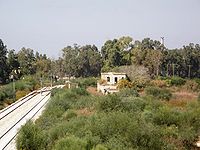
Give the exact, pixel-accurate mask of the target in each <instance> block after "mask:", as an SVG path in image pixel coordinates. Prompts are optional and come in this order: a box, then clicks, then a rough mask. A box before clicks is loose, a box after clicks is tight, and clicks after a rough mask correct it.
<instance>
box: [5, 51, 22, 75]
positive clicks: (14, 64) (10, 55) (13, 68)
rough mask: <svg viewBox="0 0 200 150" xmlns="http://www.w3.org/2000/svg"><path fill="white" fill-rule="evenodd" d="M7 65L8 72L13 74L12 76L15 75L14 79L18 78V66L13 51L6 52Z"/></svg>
mask: <svg viewBox="0 0 200 150" xmlns="http://www.w3.org/2000/svg"><path fill="white" fill-rule="evenodd" d="M7 61H8V65H9V72H13V71H14V72H15V73H14V74H13V75H15V78H17V79H18V78H20V64H19V61H18V57H17V54H16V53H15V50H10V51H9V52H8V59H7Z"/></svg>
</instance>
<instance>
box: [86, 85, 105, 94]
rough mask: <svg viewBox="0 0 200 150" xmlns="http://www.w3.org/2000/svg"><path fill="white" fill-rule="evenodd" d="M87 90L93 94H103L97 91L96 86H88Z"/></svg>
mask: <svg viewBox="0 0 200 150" xmlns="http://www.w3.org/2000/svg"><path fill="white" fill-rule="evenodd" d="M87 91H88V92H89V93H90V94H92V95H95V96H102V95H103V94H102V93H100V92H97V88H96V87H91V86H90V87H88V88H87Z"/></svg>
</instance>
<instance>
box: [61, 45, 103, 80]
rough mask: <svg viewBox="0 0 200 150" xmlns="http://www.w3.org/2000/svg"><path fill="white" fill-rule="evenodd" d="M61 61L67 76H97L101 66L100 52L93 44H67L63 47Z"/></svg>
mask: <svg viewBox="0 0 200 150" xmlns="http://www.w3.org/2000/svg"><path fill="white" fill-rule="evenodd" d="M63 61H64V70H65V73H66V75H68V76H76V77H88V76H97V75H99V74H100V70H101V66H102V59H101V54H100V52H99V51H98V49H97V47H96V46H95V45H93V46H91V45H86V46H82V47H80V46H77V45H74V47H71V46H67V47H65V48H64V49H63Z"/></svg>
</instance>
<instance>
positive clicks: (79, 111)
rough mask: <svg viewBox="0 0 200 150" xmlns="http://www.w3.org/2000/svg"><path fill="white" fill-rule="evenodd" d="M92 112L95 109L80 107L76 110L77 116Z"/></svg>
mask: <svg viewBox="0 0 200 150" xmlns="http://www.w3.org/2000/svg"><path fill="white" fill-rule="evenodd" d="M94 113H95V111H94V109H93V108H82V109H79V110H76V114H77V115H78V116H90V115H92V114H94Z"/></svg>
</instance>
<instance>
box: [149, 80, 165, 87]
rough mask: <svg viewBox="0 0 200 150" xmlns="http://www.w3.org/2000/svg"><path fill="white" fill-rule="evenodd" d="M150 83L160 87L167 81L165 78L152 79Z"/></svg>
mask: <svg viewBox="0 0 200 150" xmlns="http://www.w3.org/2000/svg"><path fill="white" fill-rule="evenodd" d="M150 85H152V86H157V87H160V88H162V87H166V86H167V83H166V81H165V80H152V81H151V82H150Z"/></svg>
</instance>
